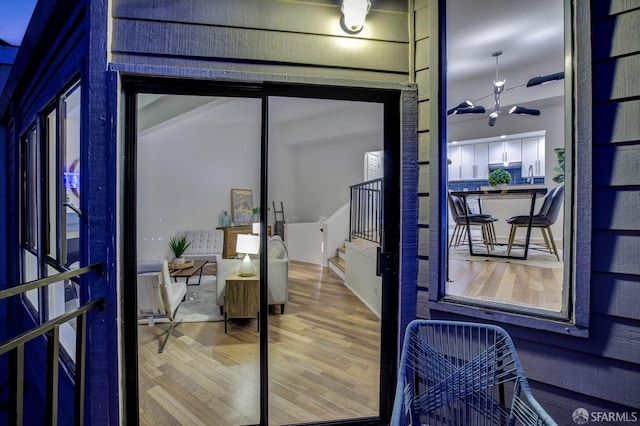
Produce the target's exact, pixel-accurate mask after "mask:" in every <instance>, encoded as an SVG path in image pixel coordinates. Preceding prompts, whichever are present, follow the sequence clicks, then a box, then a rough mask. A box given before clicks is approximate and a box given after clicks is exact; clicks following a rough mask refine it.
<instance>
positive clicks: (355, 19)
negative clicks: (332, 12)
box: [340, 0, 371, 34]
mask: <svg viewBox="0 0 640 426" xmlns="http://www.w3.org/2000/svg"><path fill="white" fill-rule="evenodd" d="M369 9H371V0H342V9H341V10H342V18H341V19H340V25H341V26H342V29H343V30H345V31H346V32H348V33H349V34H357V33H359V32H360V31H362V28H363V27H364V19H365V17H366V16H367V14H368V13H369Z"/></svg>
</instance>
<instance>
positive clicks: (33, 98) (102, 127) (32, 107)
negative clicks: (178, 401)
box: [0, 0, 119, 425]
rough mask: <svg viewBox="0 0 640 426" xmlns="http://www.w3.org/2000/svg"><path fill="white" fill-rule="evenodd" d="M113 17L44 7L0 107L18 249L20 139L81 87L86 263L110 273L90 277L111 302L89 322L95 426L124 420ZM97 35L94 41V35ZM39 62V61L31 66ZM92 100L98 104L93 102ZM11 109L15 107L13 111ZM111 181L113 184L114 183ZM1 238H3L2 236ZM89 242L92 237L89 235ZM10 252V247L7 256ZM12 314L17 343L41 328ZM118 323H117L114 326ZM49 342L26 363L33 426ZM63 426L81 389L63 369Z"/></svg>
mask: <svg viewBox="0 0 640 426" xmlns="http://www.w3.org/2000/svg"><path fill="white" fill-rule="evenodd" d="M107 16H108V8H107V5H106V3H105V2H100V1H88V0H87V1H74V2H48V1H47V2H44V1H41V2H39V4H38V5H37V6H36V10H35V11H34V16H33V19H32V21H31V24H30V26H29V30H28V32H27V34H26V35H25V38H24V41H23V47H22V48H21V50H20V51H19V53H18V56H17V58H16V63H15V66H14V69H13V70H12V73H11V74H10V76H9V79H8V82H7V88H6V91H5V96H3V97H2V98H0V117H2V116H3V115H4V114H5V113H7V115H6V116H7V117H10V119H9V122H8V123H5V122H4V121H3V122H2V124H3V125H10V126H11V129H12V131H14V132H13V133H9V137H8V140H7V142H8V150H7V158H6V159H5V161H4V164H6V165H7V167H6V169H5V170H7V180H8V194H7V198H8V200H7V206H8V209H7V210H3V212H2V216H4V215H5V214H6V215H7V221H6V223H7V230H10V231H8V232H7V238H6V239H3V241H7V243H8V244H9V245H10V246H13V247H16V245H17V244H18V242H19V235H18V231H17V230H18V229H19V218H18V216H17V214H18V197H19V195H18V194H19V170H18V164H19V160H18V158H19V149H18V145H19V142H18V137H19V135H21V134H23V133H24V131H25V129H26V128H27V127H28V126H29V125H31V124H32V123H34V122H35V120H36V117H37V114H39V113H40V112H41V111H42V110H43V109H44V108H45V106H46V105H47V104H48V103H49V102H51V101H52V100H53V99H55V96H56V95H57V94H59V93H60V92H61V91H62V90H63V89H64V88H65V86H67V85H68V84H70V83H71V82H73V81H76V80H77V79H81V81H82V95H83V96H82V100H81V102H82V104H81V108H82V113H83V115H82V122H81V125H80V127H81V153H80V156H81V161H82V164H83V165H82V169H83V170H85V171H89V170H90V171H91V173H90V174H89V173H84V175H83V176H81V179H82V182H81V187H82V188H83V197H82V205H81V206H80V208H81V210H82V211H83V212H84V213H85V215H84V217H85V219H84V220H83V221H82V223H81V229H82V230H81V235H82V236H84V241H82V244H83V246H84V247H85V250H84V251H83V253H82V255H81V263H82V264H89V263H90V262H93V263H98V262H102V263H104V265H105V273H104V275H103V276H102V277H100V278H98V279H95V278H94V276H86V277H83V281H82V285H81V288H82V292H83V294H82V297H83V300H85V301H87V300H89V298H91V299H94V298H96V297H100V296H104V297H105V299H106V300H108V302H107V303H106V308H105V310H104V311H102V312H91V313H90V315H89V318H88V333H87V334H88V336H89V342H88V346H87V371H86V373H87V385H86V386H87V388H86V389H87V398H88V401H89V405H88V406H87V407H86V410H85V413H86V417H85V418H86V422H87V423H88V424H94V425H99V424H104V425H107V424H117V423H118V418H119V379H118V353H119V352H118V346H117V345H118V340H117V321H116V320H115V318H116V317H117V306H118V303H116V302H115V301H116V299H117V280H116V279H115V277H116V274H115V259H116V255H115V253H116V250H115V246H116V242H115V238H114V235H115V233H116V225H115V222H116V217H117V214H116V212H115V208H116V201H115V192H116V191H115V181H116V171H115V170H116V164H117V159H116V158H115V150H116V145H115V143H114V141H115V139H116V132H115V119H114V116H115V114H116V109H117V108H116V96H117V85H116V80H115V76H114V74H113V73H107V72H105V69H106V54H105V52H106V50H107ZM90 34H91V36H89V35H90ZM34 58H37V59H38V60H37V61H34V60H33V59H34ZM90 94H91V95H90ZM9 100H10V102H11V103H12V104H13V105H12V107H11V109H9V108H8V105H9ZM109 182H112V183H109ZM1 230H2V229H0V231H1ZM89 235H90V236H91V238H87V236H89ZM1 250H4V247H3V249H1ZM18 256H19V252H18V250H15V249H14V250H10V251H8V252H7V253H6V256H3V257H2V262H6V265H11V267H9V268H7V269H5V268H2V270H3V271H5V270H6V271H7V272H6V274H7V277H6V278H7V281H8V283H9V284H10V285H13V284H16V283H19V282H20V281H21V280H20V270H19V264H20V262H19V258H18ZM14 299H16V300H15V301H13V303H12V305H10V307H9V319H10V321H9V322H8V324H9V325H8V326H9V327H10V333H12V334H15V333H18V332H20V331H21V330H23V329H27V328H32V327H33V326H34V323H33V321H32V320H31V318H30V316H29V315H28V314H27V313H26V311H24V309H23V308H22V305H21V303H20V301H19V300H17V298H14ZM108 318H110V319H111V320H109V319H108ZM45 354H46V350H45V345H44V341H43V340H41V339H38V340H36V341H34V342H33V343H30V350H29V351H28V352H27V355H26V359H25V363H26V365H29V367H30V368H29V369H28V373H27V374H26V375H25V388H26V390H27V395H26V397H25V401H29V404H32V405H31V406H27V407H26V408H27V410H26V414H25V424H41V423H43V421H42V420H43V419H41V418H40V417H41V416H42V415H43V413H44V410H43V409H42V407H43V406H44V405H43V395H44V385H45V381H44V380H43V378H44V377H46V375H45V366H44V365H45V364H44V356H45ZM59 386H60V387H59V391H60V399H59V403H60V407H59V415H60V417H59V420H58V423H59V424H71V423H72V422H73V417H72V416H73V408H74V407H73V397H72V395H73V380H72V377H71V376H70V374H69V373H68V372H66V371H65V369H61V370H60V385H59Z"/></svg>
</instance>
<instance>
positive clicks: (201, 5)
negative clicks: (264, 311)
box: [111, 0, 409, 82]
mask: <svg viewBox="0 0 640 426" xmlns="http://www.w3.org/2000/svg"><path fill="white" fill-rule="evenodd" d="M405 3H406V2H403V1H391V2H385V3H384V4H383V5H381V7H379V8H378V7H377V6H376V5H375V4H374V5H373V7H372V9H371V12H370V13H369V15H368V16H367V20H366V23H365V27H364V29H363V30H362V32H361V33H360V34H358V35H355V36H352V35H347V34H346V33H345V32H344V31H343V30H342V29H341V28H340V25H339V23H340V16H341V14H340V8H339V6H338V5H337V4H335V3H334V2H308V1H287V2H282V1H274V0H246V1H242V2H239V1H235V0H216V1H210V0H192V1H188V2H175V1H172V0H147V1H142V2H140V1H137V0H136V1H134V0H115V1H114V7H113V37H112V44H111V53H112V57H111V59H112V61H113V62H115V63H123V64H136V65H141V64H147V65H157V63H158V62H159V60H158V59H160V62H161V63H162V66H164V67H195V68H203V69H218V70H226V69H231V70H233V69H234V68H235V69H240V70H241V71H253V72H264V70H265V69H266V70H267V72H270V73H272V74H275V73H278V72H281V71H285V72H286V73H287V74H288V75H290V76H291V75H305V76H307V75H311V74H313V73H312V72H310V71H312V70H313V71H315V76H321V77H325V75H324V74H325V73H324V70H332V72H331V75H332V76H335V77H337V78H351V79H353V78H355V79H367V80H369V81H376V80H382V81H396V82H407V81H408V73H409V49H408V46H409V40H408V37H409V34H408V31H407V11H406V4H405ZM248 11H250V13H248ZM257 67H260V69H259V70H257ZM283 67H285V68H284V69H283ZM336 70H338V71H336ZM340 71H342V72H340ZM298 72H300V74H298ZM359 73H362V74H359Z"/></svg>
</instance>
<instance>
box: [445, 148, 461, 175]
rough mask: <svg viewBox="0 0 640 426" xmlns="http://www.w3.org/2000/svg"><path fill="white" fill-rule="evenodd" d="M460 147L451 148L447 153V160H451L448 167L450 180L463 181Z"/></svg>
mask: <svg viewBox="0 0 640 426" xmlns="http://www.w3.org/2000/svg"><path fill="white" fill-rule="evenodd" d="M460 148H461V147H460V146H450V147H449V148H448V152H447V158H448V159H449V160H451V164H449V165H448V167H447V168H448V172H449V173H448V179H447V180H450V181H453V180H461V179H462V150H461V149H460Z"/></svg>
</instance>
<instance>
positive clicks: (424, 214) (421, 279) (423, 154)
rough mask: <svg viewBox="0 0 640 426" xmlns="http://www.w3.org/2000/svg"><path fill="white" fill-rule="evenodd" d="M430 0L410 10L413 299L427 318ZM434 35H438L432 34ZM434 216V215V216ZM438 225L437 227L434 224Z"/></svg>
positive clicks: (430, 270)
mask: <svg viewBox="0 0 640 426" xmlns="http://www.w3.org/2000/svg"><path fill="white" fill-rule="evenodd" d="M431 3H432V1H431V0H416V1H415V2H414V10H413V33H414V55H413V63H414V70H413V78H414V80H415V82H416V84H417V85H418V167H419V172H418V193H417V194H416V196H417V197H418V208H419V213H418V227H419V228H418V232H419V240H418V283H417V287H418V294H417V297H416V303H417V304H418V308H417V312H418V317H419V318H429V317H430V313H429V309H428V303H427V301H428V296H429V279H430V275H431V273H436V272H437V268H436V267H433V268H430V267H429V261H430V254H429V245H430V241H431V237H430V223H431V217H432V216H433V215H432V211H431V199H430V197H429V193H430V190H431V172H432V170H431V168H430V167H429V159H430V155H431V149H432V146H431V142H432V140H431V134H430V133H429V129H430V126H431V120H430V118H429V114H430V111H431V108H430V107H429V102H430V100H431V94H432V93H434V94H435V93H438V92H439V90H438V89H437V85H436V86H435V87H434V86H433V82H434V79H433V77H434V74H433V73H432V70H431V67H430V61H431V58H430V56H431V49H435V48H437V44H436V42H435V41H434V36H433V35H434V32H435V33H437V31H438V28H437V25H436V26H433V25H432V22H437V20H434V16H432V14H433V13H434V11H435V10H437V7H431ZM435 39H437V37H435ZM434 142H435V141H434ZM435 217H437V216H435ZM436 229H437V228H436Z"/></svg>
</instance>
